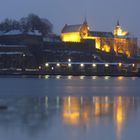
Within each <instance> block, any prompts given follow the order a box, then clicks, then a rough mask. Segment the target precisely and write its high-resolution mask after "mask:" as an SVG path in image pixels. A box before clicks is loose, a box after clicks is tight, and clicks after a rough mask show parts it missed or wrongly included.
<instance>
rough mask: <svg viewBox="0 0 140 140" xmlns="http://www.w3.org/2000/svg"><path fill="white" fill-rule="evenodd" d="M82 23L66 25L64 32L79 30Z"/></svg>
mask: <svg viewBox="0 0 140 140" xmlns="http://www.w3.org/2000/svg"><path fill="white" fill-rule="evenodd" d="M81 26H82V24H77V25H67V24H66V25H65V26H64V28H63V29H62V33H68V32H79V31H80V28H81Z"/></svg>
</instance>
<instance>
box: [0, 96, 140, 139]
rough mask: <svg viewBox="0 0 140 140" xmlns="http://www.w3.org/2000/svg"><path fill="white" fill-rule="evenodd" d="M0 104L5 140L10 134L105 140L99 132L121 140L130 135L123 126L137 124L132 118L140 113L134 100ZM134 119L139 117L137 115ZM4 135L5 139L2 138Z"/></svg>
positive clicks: (30, 100)
mask: <svg viewBox="0 0 140 140" xmlns="http://www.w3.org/2000/svg"><path fill="white" fill-rule="evenodd" d="M0 101H1V103H3V104H5V105H7V106H8V109H6V110H1V111H0V136H1V135H2V136H3V139H6V140H10V139H9V138H10V135H11V137H12V133H14V134H16V135H15V137H16V138H20V137H22V138H23V139H27V138H30V140H33V139H34V140H39V139H40V138H42V135H43V137H44V138H48V139H55V138H57V139H58V140H59V139H62V137H64V138H65V137H67V136H68V137H70V138H67V139H71V140H75V139H77V138H78V139H84V137H85V136H86V137H87V138H88V139H91V138H95V139H96V140H98V139H100V138H102V137H103V138H104V139H105V140H107V139H108V136H107V135H106V136H104V135H105V134H104V133H106V134H108V132H106V130H103V129H108V130H109V131H110V139H116V140H121V139H122V136H124V135H130V134H129V133H128V132H127V131H126V132H125V130H126V124H127V123H129V121H131V122H130V123H132V121H138V122H139V120H135V117H136V116H135V114H136V113H137V110H140V98H138V97H129V96H115V97H109V96H93V97H86V96H81V97H76V96H65V97H59V96H56V97H50V98H49V97H48V96H46V97H28V98H26V97H24V98H23V97H22V98H11V99H8V98H7V99H6V98H1V100H0ZM137 115H138V117H140V112H139V114H137ZM130 116H131V117H130ZM136 127H137V126H136ZM82 128H83V129H85V130H87V131H83V130H82ZM56 129H59V130H58V132H60V134H59V135H57V134H56V137H54V136H53V134H54V133H57V132H56ZM7 131H8V132H9V133H8V135H9V136H7V135H6V132H7ZM62 131H63V133H62ZM73 131H74V132H73ZM92 131H93V132H92ZM96 131H99V132H100V133H99V134H97V132H96ZM104 131H105V132H104ZM48 133H49V134H48ZM71 133H76V136H75V135H72V136H69V135H70V134H71ZM95 133H96V135H94V134H95ZM102 133H103V136H102ZM87 134H88V135H87ZM33 135H34V136H33ZM66 135H67V136H66ZM8 137H9V138H8ZM22 138H20V139H21V140H22Z"/></svg>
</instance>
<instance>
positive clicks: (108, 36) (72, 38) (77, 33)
mask: <svg viewBox="0 0 140 140" xmlns="http://www.w3.org/2000/svg"><path fill="white" fill-rule="evenodd" d="M89 29H90V28H89V26H88V23H87V21H86V19H85V21H84V22H83V24H79V25H67V24H66V25H65V26H64V28H63V29H62V31H61V40H62V41H63V42H81V41H82V40H84V39H86V40H87V39H90V40H94V41H95V47H96V49H98V50H101V51H105V52H107V53H110V52H111V51H113V52H115V53H116V55H119V54H123V55H126V56H127V57H133V56H136V55H137V38H134V37H132V36H130V35H129V33H128V32H125V31H123V29H122V27H121V26H120V24H119V21H118V22H117V25H116V26H115V28H114V31H113V32H102V31H90V30H89Z"/></svg>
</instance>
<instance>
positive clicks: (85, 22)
mask: <svg viewBox="0 0 140 140" xmlns="http://www.w3.org/2000/svg"><path fill="white" fill-rule="evenodd" d="M83 24H85V25H88V24H87V18H86V17H85V20H84V22H83Z"/></svg>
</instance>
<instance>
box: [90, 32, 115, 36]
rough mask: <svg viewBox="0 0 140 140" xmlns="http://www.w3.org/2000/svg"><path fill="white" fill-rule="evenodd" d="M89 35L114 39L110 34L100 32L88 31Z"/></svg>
mask: <svg viewBox="0 0 140 140" xmlns="http://www.w3.org/2000/svg"><path fill="white" fill-rule="evenodd" d="M89 35H90V36H96V37H114V35H113V33H112V32H101V31H90V32H89Z"/></svg>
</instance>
